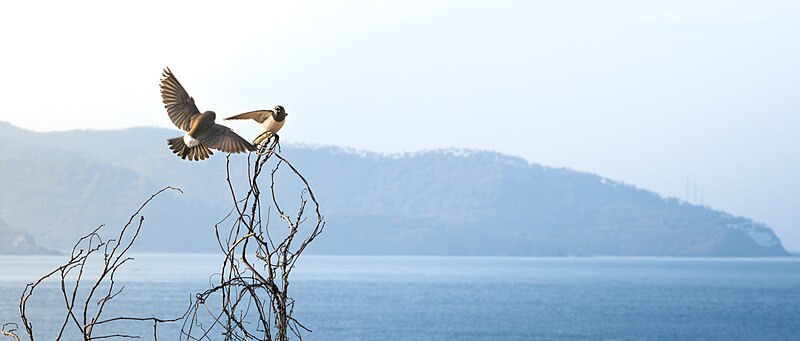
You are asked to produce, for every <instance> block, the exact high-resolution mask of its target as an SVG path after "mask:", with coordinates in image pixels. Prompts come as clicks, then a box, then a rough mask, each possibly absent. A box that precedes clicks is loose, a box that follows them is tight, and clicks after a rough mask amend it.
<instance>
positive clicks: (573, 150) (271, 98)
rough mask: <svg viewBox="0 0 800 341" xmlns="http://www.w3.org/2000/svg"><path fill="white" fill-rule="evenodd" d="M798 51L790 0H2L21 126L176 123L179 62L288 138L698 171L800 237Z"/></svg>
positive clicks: (797, 21)
mask: <svg viewBox="0 0 800 341" xmlns="http://www.w3.org/2000/svg"><path fill="white" fill-rule="evenodd" d="M799 64H800V2H798V1H793V0H786V1H729V0H720V1H707V0H699V1H698V0H694V1H640V0H632V1H588V0H587V1H569V0H566V1H392V2H388V1H386V2H379V1H368V0H364V1H292V2H288V1H282V2H278V1H273V2H252V3H251V2H236V3H234V2H226V3H225V5H221V2H213V5H212V4H201V3H199V2H198V3H195V2H189V1H187V2H153V3H146V2H141V3H139V2H136V3H131V4H130V5H119V4H117V3H112V2H100V1H98V2H84V1H57V2H46V1H28V2H21V1H19V2H17V1H15V2H4V3H3V4H2V5H0V104H1V105H2V106H0V120H3V121H10V122H11V123H13V124H15V125H17V126H21V127H23V128H27V129H32V130H37V131H50V130H64V129H76V128H81V129H83V128H88V129H107V128H124V127H134V126H159V127H170V128H174V127H173V126H172V124H171V123H170V121H169V119H168V118H167V115H166V113H165V111H164V109H163V106H162V104H161V99H160V97H159V91H158V80H159V77H160V73H161V68H162V67H164V66H170V68H171V69H172V71H173V72H174V73H175V74H176V76H177V77H178V79H179V80H180V81H181V82H182V83H183V85H184V86H185V87H186V88H187V90H188V91H189V93H190V94H191V95H192V96H194V97H195V100H196V102H197V104H198V106H199V107H200V109H201V110H214V111H216V112H217V113H218V115H220V116H227V115H232V114H236V113H239V112H242V111H247V110H253V109H261V108H272V107H273V106H274V105H276V104H282V105H284V106H285V107H286V109H287V112H289V118H288V121H287V122H288V123H287V125H286V127H285V128H284V130H283V131H282V134H281V136H282V140H283V141H285V142H295V141H298V142H305V143H313V144H334V145H341V146H348V147H354V148H359V149H367V150H374V151H379V152H402V151H416V150H421V149H433V148H443V147H466V148H477V149H484V150H494V151H499V152H503V153H507V154H511V155H516V156H521V157H523V158H525V159H527V160H529V161H532V162H536V163H541V164H545V165H549V166H556V167H568V168H572V169H576V170H581V171H589V172H593V173H597V174H599V175H602V176H605V177H609V178H612V179H616V180H621V181H624V182H626V183H630V184H633V185H636V186H638V187H642V188H646V189H650V190H654V191H656V192H658V193H660V194H662V195H665V196H674V197H679V198H684V196H685V191H686V183H687V177H688V179H689V182H690V183H691V187H692V192H693V188H694V183H697V187H698V189H700V188H702V189H703V193H704V200H705V203H706V204H707V205H709V206H711V207H714V208H718V209H722V210H725V211H728V212H731V213H733V214H736V215H744V216H748V217H751V218H753V219H755V220H757V221H761V222H764V223H767V224H769V225H770V226H771V227H773V228H774V229H775V231H776V232H777V233H778V234H779V236H780V237H781V238H782V239H783V241H784V245H785V246H787V247H788V248H790V249H794V250H800V226H798V222H800V207H799V206H798V204H800V179H799V178H798V174H800V158H799V157H798V155H800V154H798V151H797V148H798V147H799V146H800V134H797V131H798V126H800V118H799V117H800V68H799V67H798V65H799ZM231 126H232V127H233V128H234V129H236V130H237V131H239V132H241V133H243V134H245V135H247V134H253V133H255V128H252V127H251V126H250V125H247V124H245V123H243V122H241V123H240V122H237V123H235V124H231ZM176 132H177V131H176ZM120 143H135V142H134V141H120ZM698 201H699V198H698Z"/></svg>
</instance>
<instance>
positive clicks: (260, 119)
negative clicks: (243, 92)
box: [226, 110, 274, 123]
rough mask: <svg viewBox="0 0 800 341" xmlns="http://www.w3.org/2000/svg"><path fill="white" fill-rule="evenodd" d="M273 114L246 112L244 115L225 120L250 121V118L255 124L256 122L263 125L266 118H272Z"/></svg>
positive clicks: (267, 111)
mask: <svg viewBox="0 0 800 341" xmlns="http://www.w3.org/2000/svg"><path fill="white" fill-rule="evenodd" d="M273 113H274V111H272V110H256V111H248V112H246V113H244V114H239V115H236V116H231V117H228V118H226V120H246V119H251V118H252V119H254V120H256V122H258V123H264V120H266V119H267V117H270V116H272V114H273Z"/></svg>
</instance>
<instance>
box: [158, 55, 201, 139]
mask: <svg viewBox="0 0 800 341" xmlns="http://www.w3.org/2000/svg"><path fill="white" fill-rule="evenodd" d="M162 77H163V78H162V79H161V100H162V101H163V102H164V107H165V108H167V114H169V119H170V120H172V123H174V124H175V125H176V126H177V127H178V128H181V129H182V130H183V131H189V129H191V122H192V119H194V118H195V117H196V116H197V115H200V110H198V109H197V106H196V105H195V104H194V99H193V98H192V97H191V96H189V94H188V93H187V92H186V89H184V88H183V85H181V83H180V82H178V79H177V78H175V75H173V74H172V71H170V70H169V68H165V69H164V72H163V73H162Z"/></svg>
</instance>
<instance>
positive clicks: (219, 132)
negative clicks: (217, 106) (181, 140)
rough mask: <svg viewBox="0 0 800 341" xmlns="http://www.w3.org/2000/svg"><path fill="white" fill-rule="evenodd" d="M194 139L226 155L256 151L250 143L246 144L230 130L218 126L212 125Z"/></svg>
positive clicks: (245, 141)
mask: <svg viewBox="0 0 800 341" xmlns="http://www.w3.org/2000/svg"><path fill="white" fill-rule="evenodd" d="M195 138H196V139H198V140H200V143H202V144H203V145H205V146H207V147H209V148H214V149H217V150H221V151H223V152H226V153H244V152H247V151H253V150H256V147H253V145H252V144H250V142H247V140H245V139H244V138H242V137H241V136H239V135H237V134H236V133H234V132H233V130H231V128H228V127H226V126H223V125H220V124H214V126H213V127H211V128H209V129H207V130H206V131H204V132H203V133H201V134H199V135H197V136H196V137H195Z"/></svg>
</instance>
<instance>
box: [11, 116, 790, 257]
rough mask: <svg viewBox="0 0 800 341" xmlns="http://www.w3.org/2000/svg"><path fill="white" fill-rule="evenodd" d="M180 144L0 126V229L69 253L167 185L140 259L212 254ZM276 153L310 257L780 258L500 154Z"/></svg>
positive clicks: (775, 244)
mask: <svg viewBox="0 0 800 341" xmlns="http://www.w3.org/2000/svg"><path fill="white" fill-rule="evenodd" d="M177 135H179V132H177V130H169V129H157V128H135V129H125V130H115V131H67V132H55V133H34V132H30V131H25V130H22V129H19V128H16V127H13V126H11V125H9V124H7V123H2V122H0V174H2V177H0V188H2V189H3V190H2V191H0V217H3V218H4V219H6V221H7V222H8V223H9V224H11V225H12V226H16V227H18V228H21V229H24V231H25V232H27V233H29V234H30V235H34V236H36V240H37V242H39V244H41V245H42V246H44V247H47V248H54V249H66V248H68V247H70V246H71V245H72V243H74V241H75V239H76V238H77V237H79V236H80V235H81V234H84V233H86V232H88V231H89V230H91V229H92V228H94V227H96V226H97V225H100V224H103V223H105V224H109V226H110V227H112V226H119V225H120V224H121V223H123V222H124V221H127V219H128V218H129V217H130V214H131V213H132V212H133V211H134V210H135V209H136V208H137V207H138V206H139V204H140V203H141V202H142V201H143V200H144V199H146V198H147V197H149V195H150V194H152V193H153V192H155V191H156V190H158V189H159V188H161V187H163V186H165V185H173V186H177V187H180V188H181V189H183V190H184V192H185V193H184V194H182V195H181V194H178V193H169V194H167V195H165V196H163V197H160V198H158V199H157V200H156V201H154V202H153V203H152V204H151V205H150V206H149V208H148V209H147V210H146V211H145V216H146V221H145V224H144V226H145V227H144V228H143V233H142V236H141V239H140V241H139V243H138V247H139V249H138V250H139V251H178V252H205V251H212V250H216V249H215V243H214V240H213V239H212V236H213V225H214V224H215V223H216V222H218V221H219V220H221V219H222V218H223V217H224V216H225V215H226V214H227V213H228V212H229V210H230V209H231V203H230V194H229V192H228V188H227V184H226V183H225V156H224V154H222V153H219V152H218V153H215V155H214V156H212V158H211V159H210V160H207V161H203V162H186V161H183V160H180V159H179V158H177V157H175V156H174V155H172V154H171V153H170V152H169V150H168V149H167V146H166V139H167V138H169V137H174V136H177ZM287 140H290V138H289V137H288V136H287V137H285V138H284V141H287ZM282 154H283V155H284V157H286V158H288V159H289V160H291V161H292V162H293V164H294V165H295V166H296V167H297V168H299V169H300V170H301V172H302V173H303V174H304V175H305V176H306V178H308V179H309V181H310V182H311V185H312V187H313V188H314V190H315V194H316V195H317V197H318V199H319V200H320V204H321V205H322V209H323V214H324V215H325V218H326V221H327V222H328V224H327V227H326V229H325V232H324V234H323V235H322V237H320V238H319V239H317V240H316V241H315V243H314V244H313V245H312V247H311V248H310V249H309V250H310V252H314V253H326V254H426V255H516V256H534V255H553V256H563V255H578V256H591V255H620V256H621V255H628V256H786V255H788V253H787V252H786V250H784V248H783V247H782V246H781V243H780V240H779V239H778V237H777V236H776V235H775V234H774V233H773V232H772V230H770V229H769V228H768V227H767V226H765V225H763V224H760V223H756V222H753V221H752V220H750V219H747V218H744V217H737V216H734V215H731V214H728V213H725V212H720V211H716V210H712V209H709V208H707V207H701V206H696V205H690V204H687V203H685V202H681V201H678V200H676V199H672V198H662V197H660V196H659V195H657V194H655V193H653V192H650V191H646V190H642V189H638V188H635V187H632V186H629V185H625V184H623V183H620V182H617V181H613V180H609V179H605V178H602V177H600V176H597V175H593V174H588V173H581V172H575V171H571V170H568V169H557V168H549V167H542V166H539V165H536V164H530V163H528V162H526V161H524V160H522V159H519V158H515V157H509V156H505V155H502V154H498V153H492V152H481V151H465V150H437V151H429V152H419V153H412V154H404V155H388V156H387V155H380V154H375V153H370V152H360V151H350V150H346V149H341V148H336V147H308V146H302V145H291V144H288V142H285V146H284V147H283V151H282ZM246 158H247V157H246V156H245V155H234V156H232V158H231V159H232V167H234V172H233V174H234V175H236V174H244V172H245V163H246ZM284 194H286V195H287V197H286V199H287V200H291V199H292V198H295V197H296V194H297V193H295V192H290V191H289V192H287V193H284ZM3 235H4V234H3V233H2V231H0V240H2V239H3ZM0 245H2V244H0Z"/></svg>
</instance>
